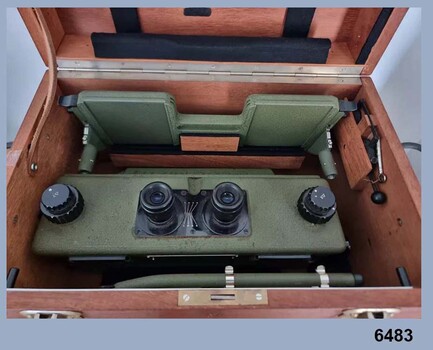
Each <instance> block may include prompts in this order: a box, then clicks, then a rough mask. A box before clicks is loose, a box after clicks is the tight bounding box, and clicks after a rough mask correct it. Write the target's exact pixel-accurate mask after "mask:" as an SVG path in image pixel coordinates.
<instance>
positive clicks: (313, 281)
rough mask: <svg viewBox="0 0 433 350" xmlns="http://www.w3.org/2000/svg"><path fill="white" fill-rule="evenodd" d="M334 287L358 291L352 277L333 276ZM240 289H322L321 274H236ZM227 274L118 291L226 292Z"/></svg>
mask: <svg viewBox="0 0 433 350" xmlns="http://www.w3.org/2000/svg"><path fill="white" fill-rule="evenodd" d="M328 277H329V286H330V287H355V285H356V283H355V277H354V275H353V274H351V273H329V274H328ZM234 281H235V282H234V284H235V287H238V288H265V287H266V288H273V287H274V288H278V287H292V288H296V287H297V288H302V287H320V285H321V281H320V276H319V274H317V273H235V274H234ZM225 286H226V275H225V274H223V273H199V274H165V275H153V276H146V277H140V278H134V279H131V280H127V281H122V282H118V283H116V284H115V285H114V287H115V288H225Z"/></svg>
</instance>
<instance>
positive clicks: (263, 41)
mask: <svg viewBox="0 0 433 350" xmlns="http://www.w3.org/2000/svg"><path fill="white" fill-rule="evenodd" d="M91 38H92V44H93V48H94V51H95V56H96V57H100V58H148V59H149V58H150V59H173V60H198V61H219V62H292V63H326V60H327V58H328V53H329V49H330V48H331V41H330V40H329V39H313V38H251V37H223V36H221V37H218V36H198V35H165V34H145V33H118V34H111V33H92V35H91Z"/></svg>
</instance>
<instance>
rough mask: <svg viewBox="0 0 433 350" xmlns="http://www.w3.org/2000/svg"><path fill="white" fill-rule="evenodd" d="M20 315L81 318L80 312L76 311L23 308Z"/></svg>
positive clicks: (35, 317) (36, 317)
mask: <svg viewBox="0 0 433 350" xmlns="http://www.w3.org/2000/svg"><path fill="white" fill-rule="evenodd" d="M20 315H21V316H24V317H26V318H33V319H41V318H50V319H58V318H83V317H82V314H81V312H77V311H51V310H50V311H47V310H23V311H20Z"/></svg>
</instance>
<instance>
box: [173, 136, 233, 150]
mask: <svg viewBox="0 0 433 350" xmlns="http://www.w3.org/2000/svg"><path fill="white" fill-rule="evenodd" d="M238 146H239V136H235V137H232V136H185V135H181V136H180V147H181V149H182V151H197V152H200V151H203V152H236V151H237V150H238Z"/></svg>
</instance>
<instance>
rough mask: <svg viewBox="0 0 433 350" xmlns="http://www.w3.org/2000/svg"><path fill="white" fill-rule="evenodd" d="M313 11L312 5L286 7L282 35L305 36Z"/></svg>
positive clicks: (289, 36)
mask: <svg viewBox="0 0 433 350" xmlns="http://www.w3.org/2000/svg"><path fill="white" fill-rule="evenodd" d="M315 11H316V9H315V8H314V7H306V8H288V9H287V10H286V20H285V22H284V31H283V36H284V37H287V38H306V37H307V36H308V32H309V31H310V26H311V21H312V20H313V16H314V12H315Z"/></svg>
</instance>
